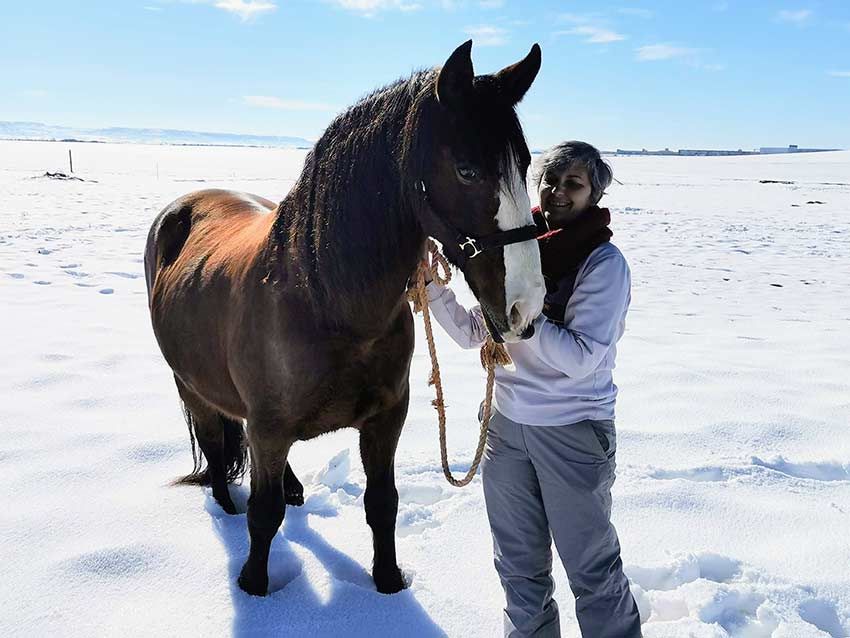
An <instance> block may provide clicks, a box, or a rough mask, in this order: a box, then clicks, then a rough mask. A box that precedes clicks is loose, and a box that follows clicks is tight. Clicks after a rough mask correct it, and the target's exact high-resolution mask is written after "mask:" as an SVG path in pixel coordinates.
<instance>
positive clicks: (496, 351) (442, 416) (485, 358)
mask: <svg viewBox="0 0 850 638" xmlns="http://www.w3.org/2000/svg"><path fill="white" fill-rule="evenodd" d="M427 249H428V254H429V255H430V259H429V260H428V263H427V264H426V263H425V262H421V263H420V264H419V267H418V268H417V269H416V272H415V273H414V281H413V285H412V286H411V287H410V288H409V289H408V291H407V297H408V299H409V300H410V301H412V302H413V312H422V319H423V320H424V322H425V338H426V339H427V341H428V352H429V354H430V355H431V375H430V377H429V378H428V385H433V386H434V389H435V391H436V395H437V397H436V398H435V399H434V400H433V401H432V402H431V404H432V405H433V406H434V408H436V410H437V418H438V424H439V432H440V461H441V462H442V464H443V475H444V476H445V477H446V480H447V481H448V482H449V483H451V484H452V485H454V486H455V487H463V486H464V485H468V484H469V482H470V481H472V479H473V477H474V476H475V473H476V472H477V471H478V466H479V465H480V463H481V456H482V455H483V454H484V446H485V444H486V443H487V426H488V425H489V423H490V416H491V410H490V406H491V404H492V401H493V381H494V379H495V378H496V366H497V365H500V366H505V365H509V364H510V363H511V358H510V355H508V351H507V350H506V349H505V347H504V346H503V345H502V344H500V343H496V342H494V341H493V339H492V337H489V336H488V337H487V341H486V342H485V343H484V345H483V346H481V366H482V367H483V368H484V369H485V370H486V371H487V387H486V390H485V395H484V409H483V412H482V414H481V431H480V432H479V435H478V447H477V448H476V449H475V457H474V458H473V459H472V465H471V466H470V468H469V471H468V472H467V473H466V476H464V477H463V478H462V479H459V480H458V479H456V478H455V477H454V476H453V475H452V472H451V470H450V469H449V460H448V453H447V451H446V405H445V403H444V401H443V384H442V381H441V379H440V364H439V362H438V361H437V349H436V347H435V346H434V335H433V333H432V331H431V313H430V311H429V309H428V292H427V291H426V290H425V286H426V283H425V272H426V271H428V272H429V273H430V274H431V278H432V279H433V280H434V281H435V282H437V283H438V284H439V285H441V286H445V285H446V284H448V283H449V281H451V278H452V273H451V271H450V270H449V264H448V262H447V261H446V258H445V257H443V255H442V254H440V250H439V248H437V245H436V244H435V243H434V242H433V241H431V240H430V239H429V240H428V246H427ZM440 270H442V272H443V274H440Z"/></svg>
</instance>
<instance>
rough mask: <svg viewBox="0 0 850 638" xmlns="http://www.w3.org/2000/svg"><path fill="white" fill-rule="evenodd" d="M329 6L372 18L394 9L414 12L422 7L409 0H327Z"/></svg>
mask: <svg viewBox="0 0 850 638" xmlns="http://www.w3.org/2000/svg"><path fill="white" fill-rule="evenodd" d="M328 1H329V2H330V3H331V4H335V5H337V6H338V7H341V8H343V9H346V10H347V11H354V12H355V13H360V14H362V15H364V16H373V15H375V14H376V13H378V12H379V11H386V10H389V9H394V10H396V11H416V10H417V9H421V8H422V5H421V4H419V3H418V2H411V1H410V0H328Z"/></svg>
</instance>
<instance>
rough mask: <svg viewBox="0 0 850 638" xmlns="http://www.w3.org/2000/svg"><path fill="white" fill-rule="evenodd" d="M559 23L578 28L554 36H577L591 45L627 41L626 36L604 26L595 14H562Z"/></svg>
mask: <svg viewBox="0 0 850 638" xmlns="http://www.w3.org/2000/svg"><path fill="white" fill-rule="evenodd" d="M557 20H558V22H568V23H571V24H575V25H576V26H575V27H573V28H571V29H566V30H562V31H555V33H554V34H553V35H556V36H559V35H577V36H582V37H583V38H584V42H588V43H591V44H607V43H609V42H619V41H620V40H625V39H626V36H625V35H623V34H622V33H618V32H616V31H614V30H612V29H609V28H607V27H606V26H604V21H603V20H602V18H601V17H600V16H599V15H598V14H595V13H585V14H579V13H562V14H560V15H559V16H558V18H557Z"/></svg>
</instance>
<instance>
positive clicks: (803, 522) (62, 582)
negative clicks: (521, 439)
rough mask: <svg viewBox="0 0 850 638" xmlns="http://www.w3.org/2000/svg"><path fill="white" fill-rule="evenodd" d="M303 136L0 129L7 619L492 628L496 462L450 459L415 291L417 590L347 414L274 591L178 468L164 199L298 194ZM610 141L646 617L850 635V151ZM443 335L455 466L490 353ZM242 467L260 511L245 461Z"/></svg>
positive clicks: (195, 626) (439, 630)
mask: <svg viewBox="0 0 850 638" xmlns="http://www.w3.org/2000/svg"><path fill="white" fill-rule="evenodd" d="M69 147H70V148H72V149H73V153H74V166H75V170H76V171H77V173H76V174H77V176H79V177H82V178H84V179H85V180H87V181H83V182H79V181H56V180H50V179H46V178H43V177H40V176H42V175H43V174H44V173H45V171H57V170H60V171H66V172H67V164H66V163H67V151H68V148H69ZM303 157H304V152H303V151H295V150H284V149H261V148H196V147H167V146H141V145H111V144H59V143H35V142H0V299H2V300H3V312H2V314H0V326H2V335H3V336H2V347H1V348H0V349H2V352H3V355H4V365H3V366H0V392H2V396H3V398H4V399H5V400H4V401H3V402H2V404H0V431H2V439H0V468H2V476H3V493H2V494H3V500H4V507H3V508H2V511H0V563H2V564H3V565H4V568H5V572H6V577H5V578H4V585H3V586H2V587H0V609H2V610H3V613H2V614H0V635H3V636H36V635H63V636H107V635H133V636H137V635H138V636H161V635H180V636H194V635H204V634H208V635H224V634H228V633H230V634H234V635H239V636H243V635H244V636H247V635H251V636H261V635H271V634H273V633H275V634H280V633H284V634H285V635H292V636H339V635H344V636H376V635H380V636H384V635H386V636H390V635H408V636H443V635H448V636H488V637H489V636H495V635H499V633H500V631H501V617H500V610H501V604H502V592H501V589H500V587H499V583H498V580H497V578H496V575H495V572H494V570H493V567H492V555H491V551H492V548H491V544H490V538H489V532H488V526H487V521H486V515H485V511H484V503H483V499H482V494H481V484H480V478H476V479H475V481H474V482H473V483H472V485H471V486H469V487H467V488H463V489H457V488H453V487H451V486H449V485H448V484H447V483H446V482H445V481H444V479H443V477H442V473H441V471H440V468H439V453H438V447H437V431H436V430H437V428H436V414H435V412H434V410H433V409H432V407H431V404H430V401H431V399H432V389H431V388H428V387H427V385H426V379H427V376H428V370H429V363H428V357H427V351H426V349H425V342H424V338H423V334H422V332H421V321H420V320H418V319H417V330H418V331H419V332H418V335H417V336H418V341H417V350H416V353H415V355H414V360H413V372H412V399H411V409H410V414H409V417H408V421H407V425H406V427H405V430H404V433H403V434H402V438H401V442H400V445H399V452H398V456H397V460H396V475H397V483H398V490H399V495H400V501H401V502H400V505H399V514H398V522H397V525H398V530H397V543H398V555H399V559H400V563H401V567H402V569H403V571H404V573H405V577H406V580H407V581H408V583H409V585H410V586H409V588H408V589H407V590H405V591H404V592H402V593H400V594H397V595H394V596H383V595H380V594H378V593H377V592H376V591H375V589H374V586H373V584H372V581H371V577H370V576H369V570H370V563H371V558H372V541H371V534H370V532H369V528H368V527H367V526H366V523H365V517H364V514H363V504H362V500H363V499H362V496H363V489H364V487H365V477H364V475H363V471H362V468H361V465H360V462H359V451H358V445H357V438H356V433H355V432H354V431H348V430H346V431H341V432H338V433H335V434H332V435H329V436H325V437H322V438H320V439H318V440H315V441H311V442H308V443H301V444H298V445H296V446H295V448H293V451H292V454H291V457H290V460H291V463H292V466H293V468H294V470H295V472H296V474H298V476H299V477H300V478H301V480H302V481H303V482H304V486H305V499H306V502H305V505H304V506H303V507H301V508H294V507H290V508H288V509H287V514H286V520H285V522H284V526H283V528H282V531H281V532H280V533H279V534H278V536H277V537H276V538H275V541H274V543H273V546H272V555H271V559H270V581H271V585H270V589H271V594H270V595H269V596H268V597H267V598H265V599H257V598H252V597H249V596H247V595H245V594H244V593H242V592H241V590H239V589H238V587H237V586H236V584H235V580H236V576H237V574H238V570H239V569H240V567H241V565H242V562H243V560H244V558H245V556H246V554H247V546H248V538H247V531H246V524H245V516H244V514H240V515H237V516H228V515H226V514H224V513H223V512H222V511H221V509H220V508H219V507H218V505H217V504H216V502H215V501H214V500H213V499H212V497H211V495H210V494H209V492H205V491H204V490H202V489H200V488H192V487H171V486H169V482H170V481H171V480H172V479H173V478H174V477H176V476H178V475H181V474H185V473H186V472H188V471H189V469H190V468H191V454H190V450H189V442H188V436H187V433H186V430H185V426H184V424H183V421H182V417H181V413H180V410H179V407H178V402H177V393H176V391H175V388H174V386H173V382H172V381H171V378H170V373H169V370H168V368H167V367H166V365H165V363H164V362H163V360H162V358H161V356H160V354H159V352H158V350H157V347H156V343H155V341H154V339H153V334H152V332H151V329H150V325H149V320H148V316H147V308H146V298H145V289H144V276H143V273H142V255H141V253H142V250H143V246H144V242H145V237H146V234H147V231H148V228H149V225H150V222H151V220H152V219H153V218H154V216H155V215H156V213H157V212H158V211H159V210H160V209H161V208H162V207H163V206H164V205H165V204H167V203H168V202H169V201H171V200H172V199H173V198H175V197H176V196H178V195H180V194H183V193H185V192H187V191H190V190H192V189H196V188H203V187H219V186H220V187H225V188H234V189H238V190H246V191H250V192H254V193H257V194H259V195H263V196H265V197H269V198H270V199H273V200H276V199H280V198H281V197H283V195H284V194H285V193H286V191H287V190H288V189H289V188H290V186H291V185H292V183H293V182H294V180H295V179H296V178H297V175H298V172H299V170H300V166H301V163H302V162H303ZM612 162H613V164H614V170H615V174H616V176H617V178H618V179H619V180H620V181H621V182H623V184H622V185H614V186H612V187H611V188H610V189H609V194H608V195H607V197H606V199H605V200H604V201H605V203H606V204H607V205H608V206H609V207H611V209H612V213H613V215H612V216H613V220H614V221H613V226H612V228H613V230H614V240H615V242H616V243H617V244H618V246H619V247H620V248H621V249H622V250H623V252H624V253H625V255H626V256H627V258H628V259H629V260H630V263H631V267H632V274H633V302H632V309H631V313H630V315H629V321H628V325H627V331H626V335H625V337H624V338H623V341H622V342H621V344H620V348H619V357H618V369H617V371H616V381H617V383H618V385H619V386H620V389H621V394H620V399H619V403H618V420H617V423H618V454H617V463H618V468H617V473H618V478H617V481H616V483H615V486H614V514H613V519H614V523H615V525H616V526H617V529H618V532H619V535H620V539H621V543H622V546H623V560H624V563H625V565H626V572H627V574H628V575H629V577H630V579H631V581H632V584H633V590H634V593H635V597H636V599H637V601H638V604H639V607H640V609H641V613H642V616H643V618H644V622H645V624H644V633H645V635H646V636H647V637H649V638H662V637H671V638H674V637H675V638H680V637H685V636H693V637H726V636H734V637H738V638H762V637H768V636H769V637H772V638H790V637H815V636H820V637H822V638H823V637H826V638H829V637H831V638H838V637H840V636H848V635H850V576H848V567H850V542H848V538H850V534H848V530H849V529H850V428H848V427H847V426H848V409H850V400H848V396H850V357H848V355H847V353H848V351H850V296H848V295H847V286H848V283H850V242H848V240H847V237H848V233H850V185H848V183H850V153H847V152H836V153H823V154H812V155H791V156H770V157H736V158H663V157H650V158H641V157H637V158H613V159H612ZM760 180H773V181H785V182H793V183H791V184H783V183H760ZM814 201H820V202H824V203H823V204H814V203H811V204H810V203H807V202H814ZM461 279H462V278H460V277H458V279H457V284H453V286H455V288H456V289H457V290H459V291H460V297H461V298H462V299H463V300H465V301H467V302H470V300H471V296H470V294H469V292H468V291H467V290H466V289H465V286H464V285H463V284H462V281H461ZM436 336H437V346H438V351H439V355H440V361H441V369H442V371H443V375H444V385H445V387H446V394H447V397H446V400H447V403H448V407H449V449H450V456H451V462H452V467H453V469H454V471H455V472H456V473H459V472H462V471H464V470H465V469H466V468H467V467H468V463H469V462H470V460H471V458H472V453H473V450H474V444H475V441H476V439H477V430H478V428H477V423H476V420H475V415H476V414H477V406H478V402H479V401H480V399H481V396H482V392H483V387H484V377H483V373H482V371H481V370H480V367H479V364H478V355H477V353H475V352H464V351H460V350H458V349H457V348H456V347H455V346H454V345H453V344H451V343H450V342H449V341H448V339H447V338H446V337H445V335H444V334H442V333H441V332H438V334H437V335H436ZM232 493H233V497H234V502H235V503H236V505H237V508H239V509H240V511H243V512H244V509H245V503H246V501H247V496H248V485H247V482H246V483H245V485H242V486H234V487H233V489H232ZM555 576H556V580H557V591H556V597H557V600H558V602H559V605H560V608H561V614H562V626H563V630H564V635H565V636H570V635H577V634H578V629H577V625H576V622H575V617H574V614H573V611H572V598H571V594H570V591H569V588H568V586H567V581H566V577H565V575H564V572H563V569H562V568H561V567H560V565H556V568H555Z"/></svg>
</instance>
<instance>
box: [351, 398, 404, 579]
mask: <svg viewBox="0 0 850 638" xmlns="http://www.w3.org/2000/svg"><path fill="white" fill-rule="evenodd" d="M408 398H409V395H408V394H407V393H405V395H404V397H403V399H402V400H401V401H400V402H399V403H398V404H397V405H396V406H395V407H393V408H391V409H389V410H387V411H386V412H383V413H381V414H378V415H377V416H375V417H373V418H372V419H370V420H369V421H367V422H366V423H365V424H363V426H362V427H361V428H360V456H361V458H362V459H363V469H364V470H365V472H366V492H365V494H364V495H363V504H364V507H365V509H366V522H367V523H368V524H369V527H371V528H372V545H373V548H374V551H375V558H374V562H373V564H372V578H373V579H374V581H375V587H376V588H377V589H378V591H379V592H381V593H382V594H394V593H396V592H398V591H401V590H402V589H404V580H403V579H402V577H401V571H400V570H399V568H398V563H397V561H396V553H395V521H396V515H397V513H398V491H397V490H396V487H395V465H394V463H395V451H396V445H397V444H398V437H399V435H400V434H401V428H402V426H403V425H404V419H405V417H406V416H407V405H408Z"/></svg>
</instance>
